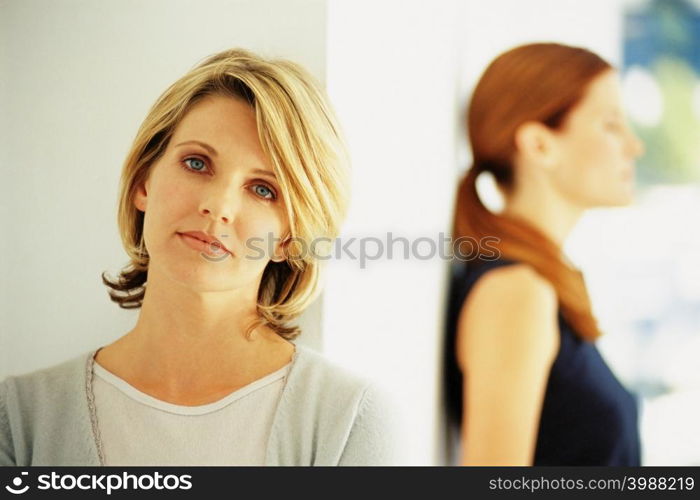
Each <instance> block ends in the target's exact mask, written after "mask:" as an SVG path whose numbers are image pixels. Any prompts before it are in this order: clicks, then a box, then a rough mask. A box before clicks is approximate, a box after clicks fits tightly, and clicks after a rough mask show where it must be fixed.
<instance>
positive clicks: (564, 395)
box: [446, 43, 643, 465]
mask: <svg viewBox="0 0 700 500" xmlns="http://www.w3.org/2000/svg"><path fill="white" fill-rule="evenodd" d="M468 130H469V140H470V142H471V148H472V153H473V159H474V162H473V165H472V167H471V168H470V169H469V171H468V173H467V174H466V176H465V177H464V178H463V179H462V180H461V182H460V185H459V190H458V193H457V201H456V208H455V214H454V227H453V237H454V238H455V240H457V239H458V238H460V237H462V238H466V237H468V238H471V239H472V241H474V240H473V239H476V240H480V239H483V238H486V237H492V238H493V237H495V238H498V243H497V244H494V243H493V241H491V242H489V247H491V248H492V247H496V248H497V249H498V251H497V252H496V253H497V254H498V255H497V256H496V257H495V258H494V257H493V255H494V252H492V251H490V250H489V252H484V253H483V254H481V255H478V256H476V258H472V259H471V260H468V261H467V262H466V263H464V262H460V264H459V265H458V266H456V274H455V275H453V280H452V289H451V293H450V304H449V310H448V324H447V329H448V342H447V343H446V353H447V356H446V368H447V380H446V385H447V389H448V390H447V393H448V407H449V410H450V415H451V416H452V419H453V420H452V421H453V423H455V424H457V427H458V428H459V429H460V431H461V463H463V464H465V465H466V464H470V465H639V463H640V445H639V433H638V423H637V408H636V402H635V398H634V397H633V396H632V395H631V394H630V393H629V392H628V391H627V390H626V389H625V388H624V387H623V386H622V385H621V384H620V382H619V381H618V380H617V379H616V378H615V376H614V375H613V373H612V372H611V371H610V369H609V368H608V366H607V364H606V363H605V361H604V360H603V358H602V357H601V356H600V353H599V352H598V350H597V349H596V346H595V343H594V341H595V339H596V338H597V337H598V336H599V335H600V334H601V332H600V331H599V330H598V327H597V325H596V321H595V318H594V317H593V315H592V312H591V305H590V302H589V299H588V295H587V292H586V287H585V285H584V281H583V277H582V275H581V273H580V272H579V271H578V270H577V269H575V268H574V267H573V266H572V265H571V263H570V262H569V261H567V259H566V257H565V256H564V254H563V252H562V247H563V245H564V241H565V239H566V237H567V235H568V234H569V232H570V231H571V229H572V228H573V227H574V225H575V224H576V221H577V220H578V219H579V217H580V216H581V215H582V213H583V212H584V211H585V210H586V209H588V208H593V207H602V206H618V205H626V204H628V203H630V201H631V200H632V194H633V184H634V160H635V158H637V157H638V156H639V155H640V154H641V153H642V150H643V145H642V143H641V142H640V141H639V140H638V139H637V138H636V137H635V136H634V135H633V133H632V132H631V131H630V129H629V127H628V125H627V123H626V121H625V118H624V116H623V111H622V105H621V98H620V91H619V83H618V77H617V73H616V71H615V70H614V69H613V68H612V67H611V66H610V64H608V63H607V62H606V61H604V60H603V59H601V58H600V57H599V56H597V55H596V54H593V53H592V52H590V51H588V50H585V49H582V48H576V47H569V46H565V45H560V44H554V43H537V44H529V45H524V46H520V47H517V48H515V49H512V50H510V51H508V52H506V53H504V54H502V55H500V56H499V57H497V58H496V59H495V60H494V61H493V62H492V63H491V64H490V65H489V67H488V68H487V69H486V71H485V73H484V74H483V75H482V77H481V79H480V81H479V83H478V85H477V86H476V89H475V90H474V93H473V95H472V98H471V103H470V106H469V111H468ZM482 172H490V173H491V174H492V175H493V176H494V178H495V180H496V183H497V185H498V187H499V190H500V191H501V192H502V194H503V196H504V200H505V203H504V209H503V211H502V212H499V213H494V212H491V211H489V210H488V209H487V208H486V207H485V206H484V205H483V204H482V202H481V201H480V199H479V196H478V194H477V189H476V181H477V177H478V176H479V174H481V173H482ZM463 241H464V240H463ZM601 244H604V242H601ZM482 248H484V247H482ZM455 251H456V252H460V249H459V248H455ZM456 255H457V256H458V257H460V256H462V257H463V255H462V254H461V253H458V254H456ZM472 257H475V256H474V255H472ZM465 260H466V259H465Z"/></svg>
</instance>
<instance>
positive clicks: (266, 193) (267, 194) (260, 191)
mask: <svg viewBox="0 0 700 500" xmlns="http://www.w3.org/2000/svg"><path fill="white" fill-rule="evenodd" d="M254 188H255V193H256V194H257V195H258V196H260V197H262V198H265V199H267V200H274V199H275V193H273V192H272V190H271V189H270V188H268V187H267V186H265V185H264V184H256V185H255V186H254Z"/></svg>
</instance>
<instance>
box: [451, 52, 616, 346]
mask: <svg viewBox="0 0 700 500" xmlns="http://www.w3.org/2000/svg"><path fill="white" fill-rule="evenodd" d="M609 69H611V66H610V64H609V63H607V62H606V61H605V60H603V59H601V58H600V57H599V56H597V55H596V54H594V53H592V52H590V51H588V50H586V49H583V48H578V47H569V46H566V45H561V44H556V43H535V44H529V45H523V46H520V47H516V48H514V49H511V50H509V51H508V52H505V53H503V54H501V55H500V56H498V57H497V58H496V59H495V60H494V61H493V62H492V63H491V64H490V65H489V66H488V68H487V69H486V71H485V72H484V74H483V75H482V77H481V79H480V80H479V83H478V84H477V86H476V89H475V90H474V93H473V95H472V98H471V102H470V105H469V112H468V117H467V124H468V130H469V141H470V143H471V148H472V154H473V158H474V160H473V164H472V167H471V168H470V169H469V171H468V172H467V174H466V175H465V176H464V178H463V179H462V180H461V181H460V183H459V188H458V192H457V199H456V207H455V216H454V225H453V235H454V239H455V240H456V239H457V238H460V237H471V238H476V239H477V240H480V239H481V238H484V237H486V236H495V237H497V238H499V240H500V241H499V242H498V243H497V244H496V245H495V246H496V247H497V248H498V249H499V251H500V252H501V254H502V255H503V256H504V257H506V258H511V259H513V260H516V261H519V262H522V263H526V264H529V265H530V266H532V267H533V268H534V269H535V271H537V272H538V273H539V274H540V275H541V276H543V277H544V278H545V279H547V280H548V281H549V282H550V283H551V284H552V285H553V286H554V288H555V290H556V293H557V297H558V301H559V308H560V310H561V312H562V315H563V316H564V318H565V319H566V320H567V322H568V323H569V324H570V325H571V326H572V327H573V329H574V330H575V331H576V332H577V333H578V334H579V335H580V336H581V337H582V338H585V339H588V340H593V339H595V338H597V337H598V336H600V331H599V329H598V326H597V323H596V320H595V318H594V317H593V313H592V311H591V304H590V300H589V298H588V293H587V292H586V287H585V284H584V281H583V276H582V275H581V273H580V272H579V271H578V270H576V269H573V268H571V267H570V266H568V265H567V264H566V262H565V261H564V260H563V258H562V254H561V249H560V248H559V246H558V245H557V244H555V243H554V242H553V241H552V240H551V239H550V238H548V237H547V236H546V235H545V234H543V233H542V232H541V231H539V230H538V229H536V228H535V227H533V226H532V225H530V224H528V223H526V222H525V221H524V220H522V219H517V220H516V219H514V218H511V217H507V216H505V215H501V214H495V213H493V212H491V211H490V210H488V209H487V208H486V207H485V206H484V204H483V203H482V202H481V200H480V199H479V195H478V193H477V190H476V179H477V177H478V175H479V174H480V173H481V172H490V173H492V174H493V176H494V177H495V179H496V182H497V183H498V185H499V186H500V188H501V189H502V190H503V191H504V192H506V193H508V192H510V191H512V189H513V185H514V169H513V158H514V156H515V152H516V145H515V132H516V130H517V128H518V127H519V126H520V125H522V124H523V123H525V122H528V121H536V122H540V123H543V124H545V125H547V126H548V127H550V128H552V129H558V128H560V127H561V125H562V124H563V122H564V120H565V118H566V116H567V115H568V113H569V112H570V111H571V110H572V108H574V106H576V104H577V103H578V102H579V101H580V100H581V98H582V97H583V96H584V94H585V92H586V89H587V87H588V85H589V84H590V83H591V81H592V80H593V79H594V78H595V77H596V76H598V75H599V74H601V73H603V72H604V71H606V70H609Z"/></svg>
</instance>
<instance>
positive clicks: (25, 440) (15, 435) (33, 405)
mask: <svg viewBox="0 0 700 500" xmlns="http://www.w3.org/2000/svg"><path fill="white" fill-rule="evenodd" d="M91 354H92V353H84V354H81V355H80V356H77V357H74V358H72V359H69V360H67V361H64V362H62V363H59V364H56V365H53V366H50V367H48V368H43V369H40V370H35V371H32V372H29V373H24V374H20V375H13V376H8V377H6V378H5V379H3V380H2V381H1V382H0V464H12V463H17V464H20V463H29V462H28V460H30V459H31V456H32V454H31V451H30V449H29V448H27V447H32V446H34V445H36V442H37V441H40V440H41V437H42V436H45V437H46V439H50V440H51V441H52V442H59V441H60V439H61V436H57V435H55V431H56V427H55V424H56V423H57V422H59V421H61V419H66V420H67V423H68V424H69V425H71V426H74V425H76V423H75V421H74V417H75V415H76V413H75V412H71V411H66V409H67V408H71V407H73V408H76V407H78V406H79V404H80V398H81V397H82V396H83V394H84V391H81V390H80V389H81V388H82V387H84V382H85V370H86V368H87V361H88V359H89V356H90V355H91ZM35 458H36V457H35Z"/></svg>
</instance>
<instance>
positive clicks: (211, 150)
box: [175, 140, 277, 180]
mask: <svg viewBox="0 0 700 500" xmlns="http://www.w3.org/2000/svg"><path fill="white" fill-rule="evenodd" d="M187 144H197V145H199V146H202V147H203V148H204V149H206V150H207V151H209V153H211V155H212V156H214V157H218V156H219V153H218V152H217V151H216V149H214V148H213V147H212V146H210V145H209V144H207V143H206V142H202V141H196V140H191V141H184V142H181V143H179V144H176V145H175V147H176V148H177V147H179V146H185V145H187ZM253 173H255V174H260V175H267V176H269V177H272V178H273V179H275V180H277V176H276V175H275V173H274V172H273V171H272V170H265V169H262V168H256V169H254V170H253Z"/></svg>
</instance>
